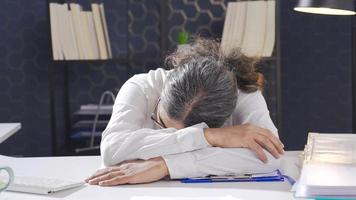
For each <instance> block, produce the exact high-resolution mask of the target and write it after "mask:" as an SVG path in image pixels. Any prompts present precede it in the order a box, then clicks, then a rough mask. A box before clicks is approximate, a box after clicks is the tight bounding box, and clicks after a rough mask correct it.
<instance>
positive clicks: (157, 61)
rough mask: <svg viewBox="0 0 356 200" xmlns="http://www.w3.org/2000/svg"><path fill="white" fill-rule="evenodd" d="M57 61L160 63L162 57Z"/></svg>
mask: <svg viewBox="0 0 356 200" xmlns="http://www.w3.org/2000/svg"><path fill="white" fill-rule="evenodd" d="M53 62H55V63H84V62H86V63H100V64H102V63H119V64H129V63H159V62H162V59H148V58H139V59H132V58H111V59H107V60H53Z"/></svg>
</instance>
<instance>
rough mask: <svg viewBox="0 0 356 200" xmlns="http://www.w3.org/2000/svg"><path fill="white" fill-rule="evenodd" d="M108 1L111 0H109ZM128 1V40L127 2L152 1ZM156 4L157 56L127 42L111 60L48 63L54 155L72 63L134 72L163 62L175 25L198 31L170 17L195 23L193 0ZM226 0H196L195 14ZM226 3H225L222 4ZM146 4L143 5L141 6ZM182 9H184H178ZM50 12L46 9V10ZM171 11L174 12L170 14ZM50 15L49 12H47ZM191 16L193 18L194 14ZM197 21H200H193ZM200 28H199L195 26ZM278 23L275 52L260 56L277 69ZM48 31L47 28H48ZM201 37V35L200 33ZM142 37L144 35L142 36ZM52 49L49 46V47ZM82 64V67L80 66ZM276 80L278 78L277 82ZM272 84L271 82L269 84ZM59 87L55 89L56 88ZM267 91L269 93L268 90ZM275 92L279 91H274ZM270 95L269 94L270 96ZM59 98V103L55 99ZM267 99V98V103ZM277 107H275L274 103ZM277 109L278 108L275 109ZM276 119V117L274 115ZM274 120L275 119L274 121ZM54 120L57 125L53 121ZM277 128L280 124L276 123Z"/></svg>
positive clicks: (66, 114)
mask: <svg viewBox="0 0 356 200" xmlns="http://www.w3.org/2000/svg"><path fill="white" fill-rule="evenodd" d="M47 1H48V4H49V3H50V2H58V3H64V2H68V3H70V2H80V3H82V2H83V1H80V0H78V1H75V0H57V1H56V0H53V1H52V0H47ZM90 2H98V3H101V2H103V3H104V6H105V5H106V2H107V0H94V1H90ZM109 2H110V1H109ZM126 2H127V4H126V6H127V7H126V8H122V10H124V9H126V13H124V15H126V18H125V20H126V25H125V26H127V28H126V29H124V28H122V29H121V30H122V31H123V32H124V35H126V36H127V40H131V39H134V36H133V35H132V32H130V30H129V26H130V23H131V22H132V20H133V19H132V18H130V8H129V7H130V3H131V4H139V3H140V4H141V3H142V4H149V3H151V2H152V1H151V0H150V1H142V2H141V1H135V0H132V1H131V0H126ZM154 2H156V3H157V4H158V7H157V11H155V12H156V13H155V14H156V15H157V20H158V22H157V23H158V32H159V35H160V38H159V40H158V41H157V45H158V47H159V56H158V57H146V56H145V57H139V56H136V52H135V51H134V50H133V49H131V48H130V46H129V45H130V44H129V42H127V43H126V44H124V45H126V46H124V47H123V48H125V49H126V52H125V54H123V55H121V54H120V53H119V54H117V52H114V49H113V57H112V58H110V59H106V60H100V59H94V60H53V61H52V65H51V66H50V69H49V79H50V107H51V122H52V126H51V127H52V146H53V154H54V155H63V153H62V152H60V148H61V146H59V145H58V144H60V142H61V137H62V135H63V134H64V133H63V132H66V133H69V130H70V128H71V125H72V121H73V120H72V119H71V118H72V112H71V110H70V108H71V106H70V105H72V104H71V102H70V95H69V86H70V82H69V77H70V75H71V74H70V69H71V67H72V66H74V65H82V64H83V63H84V64H88V65H92V64H93V65H99V66H100V65H102V66H105V65H116V64H117V65H125V67H126V69H127V71H128V73H130V74H133V73H134V72H135V69H134V68H135V67H136V66H137V65H140V64H142V65H147V64H150V63H152V64H157V63H162V60H163V58H164V57H165V55H167V53H168V51H169V50H170V49H171V48H172V46H174V44H173V43H172V33H175V31H172V30H173V29H174V30H178V29H177V26H180V28H181V29H184V30H187V31H188V32H190V33H192V34H196V33H198V32H194V31H190V28H189V27H188V24H186V23H183V25H176V24H172V21H171V20H172V18H174V17H175V16H177V15H176V14H177V13H183V14H182V17H183V18H182V19H183V21H185V22H189V23H190V24H191V23H192V22H194V23H195V21H194V20H193V19H190V18H189V16H190V15H187V14H184V13H185V12H188V11H191V9H190V8H191V5H192V4H193V3H192V2H183V1H182V2H181V4H186V6H187V10H184V9H185V8H184V7H183V6H182V5H174V4H175V3H177V2H175V1H171V0H156V1H154ZM227 2H228V1H227V0H226V1H221V2H215V3H211V2H208V1H206V2H205V1H202V2H196V3H194V4H196V5H195V6H196V8H195V12H197V13H200V12H201V13H204V12H205V11H204V9H205V7H204V6H201V7H199V6H198V4H201V3H202V4H209V6H211V9H216V10H217V11H218V10H220V8H217V7H218V6H219V5H221V6H220V7H221V8H223V9H226V5H227ZM276 2H277V3H276V4H277V7H278V1H276ZM223 4H225V6H224V5H223ZM131 6H132V5H131ZM144 6H146V5H144ZM180 9H183V10H180ZM276 10H277V11H276V12H277V14H278V8H277V9H276ZM48 12H49V10H48ZM221 12H224V10H222V11H221ZM173 13H174V14H173ZM212 15H216V16H213V17H212V19H211V20H212V21H217V20H220V21H222V22H221V23H222V25H223V17H224V15H223V14H222V15H221V16H220V15H219V14H216V13H215V12H214V13H212ZM48 17H49V15H48ZM193 18H194V17H193ZM276 19H277V21H278V17H276ZM196 23H198V24H199V23H202V22H199V20H198V21H196ZM202 26H204V27H205V26H206V24H202ZM209 26H211V27H210V29H213V28H215V29H216V30H215V32H214V31H211V32H213V33H218V32H220V33H221V32H222V26H220V27H219V26H213V23H211V25H209ZM110 27H112V24H110V22H109V21H108V28H110ZM197 30H199V29H197ZM277 30H278V24H276V34H277V35H276V46H275V50H274V53H273V55H272V56H271V57H266V58H263V61H265V62H268V63H270V64H271V65H273V66H277V67H276V68H277V70H278V68H279V67H278V64H277V63H279V55H280V54H279V53H278V51H279V50H278V31H277ZM49 34H50V31H49ZM203 36H204V34H203ZM212 36H213V37H216V36H219V33H218V34H217V35H215V36H214V35H212ZM142 37H143V36H142ZM110 38H111V39H115V38H114V36H111V35H110ZM51 51H52V49H51ZM83 67H84V66H83ZM58 70H61V74H60V75H58ZM269 73H271V74H273V76H272V77H277V78H278V76H279V75H276V72H275V71H271V72H269ZM58 76H60V77H59V78H60V79H61V80H62V83H63V91H60V92H58V91H56V88H57V87H58V83H57V79H58ZM277 82H278V81H277ZM269 85H270V86H271V84H269ZM278 86H279V84H278V83H277V84H275V83H273V84H272V87H273V88H272V89H271V90H273V91H275V90H276V88H274V87H278ZM57 90H58V89H57ZM58 93H61V94H63V95H60V98H61V99H60V100H58V99H56V97H57V96H59V95H58ZM267 93H270V92H269V91H268V92H267ZM271 94H272V95H273V94H275V92H271ZM277 94H278V92H277ZM269 96H271V95H269ZM58 101H61V102H58ZM268 101H269V100H268V99H267V103H269V102H268ZM274 101H275V100H273V102H271V103H270V104H273V105H274V104H275V102H274ZM60 103H63V104H62V105H63V110H62V111H58V104H60ZM274 107H276V106H274ZM278 112H279V109H278ZM276 116H277V117H278V116H279V115H278V114H277V115H276ZM275 118H276V117H275ZM61 119H64V120H63V121H61ZM275 122H276V121H275ZM56 123H57V124H56ZM277 124H278V120H277ZM61 126H64V127H65V128H64V129H65V130H64V129H63V130H62V129H60V128H59V127H61ZM279 127H280V126H279ZM65 140H66V143H68V141H69V140H70V138H69V136H68V134H67V135H66V138H65Z"/></svg>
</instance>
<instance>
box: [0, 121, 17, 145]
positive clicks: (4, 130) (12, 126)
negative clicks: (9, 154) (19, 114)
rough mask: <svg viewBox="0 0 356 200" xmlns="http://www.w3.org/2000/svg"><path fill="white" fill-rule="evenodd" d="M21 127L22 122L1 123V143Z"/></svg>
mask: <svg viewBox="0 0 356 200" xmlns="http://www.w3.org/2000/svg"><path fill="white" fill-rule="evenodd" d="M20 129H21V124H20V123H0V144H1V143H2V142H3V141H5V140H6V139H7V138H9V137H10V136H12V135H13V134H14V133H16V132H17V131H18V130H20Z"/></svg>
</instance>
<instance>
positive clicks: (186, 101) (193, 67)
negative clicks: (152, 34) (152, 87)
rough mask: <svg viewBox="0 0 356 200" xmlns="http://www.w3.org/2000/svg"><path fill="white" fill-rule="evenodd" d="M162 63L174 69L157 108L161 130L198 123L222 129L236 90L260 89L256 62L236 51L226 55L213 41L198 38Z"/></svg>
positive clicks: (235, 95)
mask: <svg viewBox="0 0 356 200" xmlns="http://www.w3.org/2000/svg"><path fill="white" fill-rule="evenodd" d="M165 64H166V67H167V68H173V70H172V71H171V72H170V73H169V75H168V77H167V80H166V82H165V86H164V88H163V91H162V94H161V99H160V102H159V104H158V106H157V118H159V119H158V121H159V122H161V124H163V125H164V127H173V128H177V129H181V128H184V127H188V126H192V125H195V124H198V123H201V122H205V123H206V124H207V125H208V126H209V127H211V128H216V127H221V126H222V125H223V124H224V123H225V121H226V119H227V118H228V117H229V116H230V115H231V114H232V112H233V111H234V108H235V106H236V101H237V88H240V89H241V90H244V91H246V92H254V91H256V90H258V89H261V88H262V86H263V84H262V83H263V81H261V80H263V78H261V77H262V76H260V75H259V73H257V72H256V70H255V65H256V59H253V58H248V57H246V56H244V55H243V54H241V52H240V51H239V50H238V49H237V50H234V51H233V52H231V53H230V54H229V55H227V56H226V55H224V54H223V53H221V49H220V44H219V43H218V42H216V41H214V40H209V39H202V38H197V39H195V40H194V41H193V42H192V43H191V44H187V45H184V46H182V47H180V48H178V49H177V50H176V52H174V53H172V54H171V55H170V56H168V57H167V59H166V62H165Z"/></svg>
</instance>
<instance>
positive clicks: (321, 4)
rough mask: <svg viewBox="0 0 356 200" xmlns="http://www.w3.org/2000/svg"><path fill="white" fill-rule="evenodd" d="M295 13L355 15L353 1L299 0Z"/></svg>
mask: <svg viewBox="0 0 356 200" xmlns="http://www.w3.org/2000/svg"><path fill="white" fill-rule="evenodd" d="M294 10H295V11H299V12H306V13H314V14H324V15H355V14H356V12H355V0H299V1H298V4H297V5H296V6H295V7H294Z"/></svg>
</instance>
